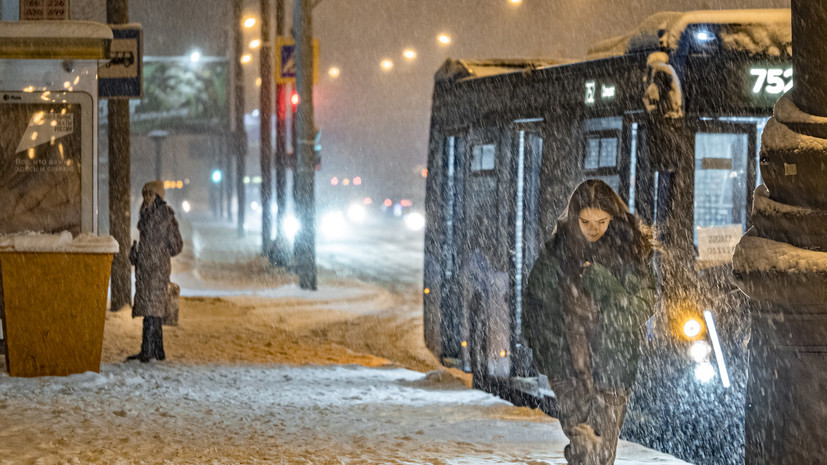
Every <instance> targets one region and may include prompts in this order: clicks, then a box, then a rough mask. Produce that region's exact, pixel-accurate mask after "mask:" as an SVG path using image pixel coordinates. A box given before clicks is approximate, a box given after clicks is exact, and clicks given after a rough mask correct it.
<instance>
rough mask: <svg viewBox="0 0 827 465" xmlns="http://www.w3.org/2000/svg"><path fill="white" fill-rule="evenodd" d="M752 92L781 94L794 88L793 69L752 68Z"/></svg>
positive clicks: (750, 72)
mask: <svg viewBox="0 0 827 465" xmlns="http://www.w3.org/2000/svg"><path fill="white" fill-rule="evenodd" d="M749 74H750V75H751V76H752V79H753V81H752V93H753V94H762V93H765V94H769V95H781V94H783V93H786V92H788V91H789V90H790V89H792V88H793V69H792V68H787V69H782V68H752V69H750V70H749Z"/></svg>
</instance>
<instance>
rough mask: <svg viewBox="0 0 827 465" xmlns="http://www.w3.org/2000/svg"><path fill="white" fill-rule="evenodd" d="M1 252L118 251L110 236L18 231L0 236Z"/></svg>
mask: <svg viewBox="0 0 827 465" xmlns="http://www.w3.org/2000/svg"><path fill="white" fill-rule="evenodd" d="M2 252H70V253H118V241H116V240H115V238H114V237H112V236H94V235H92V234H81V235H79V236H77V237H75V238H72V233H70V232H69V231H63V232H61V233H60V234H39V233H32V232H27V233H20V234H9V235H3V236H0V253H2Z"/></svg>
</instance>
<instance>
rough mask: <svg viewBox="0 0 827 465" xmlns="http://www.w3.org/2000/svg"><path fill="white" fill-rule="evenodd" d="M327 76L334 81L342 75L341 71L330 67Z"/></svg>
mask: <svg viewBox="0 0 827 465" xmlns="http://www.w3.org/2000/svg"><path fill="white" fill-rule="evenodd" d="M327 74H328V75H329V76H330V77H332V78H333V79H336V78H337V77H339V75H340V74H342V71H341V70H340V69H339V68H337V67H335V66H332V67H331V68H330V69H328V70H327Z"/></svg>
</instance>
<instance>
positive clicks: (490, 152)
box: [459, 130, 509, 383]
mask: <svg viewBox="0 0 827 465" xmlns="http://www.w3.org/2000/svg"><path fill="white" fill-rule="evenodd" d="M498 136H499V131H496V130H484V131H480V132H479V133H477V134H475V135H474V136H473V137H472V138H471V139H470V141H469V144H468V155H469V156H468V159H467V174H468V177H467V180H466V186H465V196H464V198H463V203H464V212H463V217H464V227H463V236H464V237H463V241H462V246H461V249H462V255H463V256H462V262H461V263H459V269H460V273H461V277H460V281H461V282H462V300H463V304H462V307H463V309H464V310H463V313H464V315H465V316H466V318H465V319H464V321H465V322H466V323H467V324H466V325H465V326H464V327H463V336H464V337H465V338H464V339H463V341H465V344H464V347H465V348H467V352H466V354H467V357H468V358H467V361H468V363H469V366H470V371H471V372H472V373H474V374H475V379H476V380H477V381H475V382H477V383H478V382H479V380H482V379H488V378H489V377H490V376H497V375H498V374H501V373H500V372H501V371H503V370H502V368H501V367H499V366H497V365H499V364H501V363H503V361H502V360H501V359H502V357H500V356H499V355H498V354H499V353H500V352H502V351H505V352H507V351H508V349H509V345H508V344H509V339H508V329H509V325H508V305H507V291H508V273H507V272H506V271H505V267H504V266H503V265H502V263H501V262H502V260H501V257H502V256H503V255H504V253H503V251H502V250H500V249H501V248H502V247H503V244H504V241H502V240H501V239H502V238H501V237H500V210H501V205H500V195H499V190H500V182H499V180H500V179H499V178H500V173H501V172H502V171H503V169H502V166H500V165H502V163H503V160H505V159H506V157H502V156H501V154H500V151H501V147H502V146H501V145H500V144H499V141H498ZM503 326H504V327H505V331H502V327H503ZM498 336H499V337H498ZM503 337H504V338H505V339H504V341H497V339H501V338H503ZM477 375H479V376H477ZM504 375H505V376H508V370H505V373H504Z"/></svg>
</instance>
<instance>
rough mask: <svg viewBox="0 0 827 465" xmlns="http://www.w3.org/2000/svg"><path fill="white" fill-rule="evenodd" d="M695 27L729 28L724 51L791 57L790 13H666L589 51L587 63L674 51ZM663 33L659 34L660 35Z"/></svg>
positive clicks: (723, 36)
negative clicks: (640, 53)
mask: <svg viewBox="0 0 827 465" xmlns="http://www.w3.org/2000/svg"><path fill="white" fill-rule="evenodd" d="M694 24H721V25H732V26H733V27H730V28H723V29H722V30H721V32H720V37H719V38H720V40H721V43H722V45H723V47H724V48H725V49H726V50H737V51H745V52H748V53H750V54H760V53H765V54H768V55H773V56H780V55H783V54H786V55H790V54H791V44H792V32H791V27H790V10H789V9H781V8H779V9H763V10H701V11H689V12H675V11H667V12H661V13H657V14H654V15H652V16H650V17H648V18H646V19H645V20H644V21H643V22H642V23H641V24H640V25H639V26H638V27H637V28H635V30H633V31H631V32H629V33H628V34H626V35H623V36H618V37H613V38H610V39H606V40H603V41H601V42H598V43H596V44H595V45H593V46H592V47H590V48H589V50H588V52H587V57H588V58H589V59H597V58H605V57H609V56H617V55H624V54H626V53H635V52H642V51H654V50H658V49H659V48H661V47H664V48H667V49H669V50H675V49H677V48H678V45H679V44H680V39H681V37H682V36H683V33H684V32H685V31H686V29H687V28H688V27H690V26H692V25H694ZM661 31H662V34H661Z"/></svg>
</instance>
